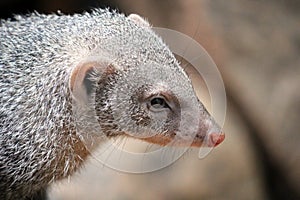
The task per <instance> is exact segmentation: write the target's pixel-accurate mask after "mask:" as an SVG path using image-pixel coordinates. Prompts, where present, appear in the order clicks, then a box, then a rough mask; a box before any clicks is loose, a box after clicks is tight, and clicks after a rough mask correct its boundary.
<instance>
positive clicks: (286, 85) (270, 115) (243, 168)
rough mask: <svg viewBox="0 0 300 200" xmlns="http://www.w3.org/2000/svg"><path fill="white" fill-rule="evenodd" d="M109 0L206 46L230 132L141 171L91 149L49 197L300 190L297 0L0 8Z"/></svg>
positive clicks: (145, 0) (299, 195)
mask: <svg viewBox="0 0 300 200" xmlns="http://www.w3.org/2000/svg"><path fill="white" fill-rule="evenodd" d="M108 6H109V7H111V8H114V9H118V10H119V11H120V12H124V13H126V14H130V13H138V14H140V15H141V16H144V17H145V18H147V19H148V20H149V21H150V23H151V24H153V26H157V27H165V28H169V29H174V30H177V31H180V32H182V33H185V34H187V35H189V36H190V37H192V38H194V39H195V40H197V41H198V42H199V43H200V44H201V45H202V46H204V47H205V49H206V50H207V51H208V53H209V54H210V55H211V56H212V58H213V59H214V61H215V62H216V64H217V65H218V67H219V70H220V71H221V74H222V77H223V79H224V83H225V87H226V92H227V100H228V102H227V103H228V104H227V106H228V107H227V116H226V122H225V126H224V130H225V132H226V133H227V135H226V140H225V141H224V143H222V144H221V145H220V146H218V147H217V148H216V149H214V151H213V152H212V153H211V154H210V155H209V156H208V157H206V158H205V159H203V160H200V159H198V151H197V150H195V149H193V150H190V151H189V153H188V154H187V155H185V156H184V157H183V158H181V159H180V160H178V161H177V162H176V163H174V164H173V165H171V166H169V167H167V168H165V169H163V170H160V171H157V172H153V173H148V174H141V175H133V174H126V173H120V172H117V171H114V170H111V169H109V168H107V167H105V166H103V165H102V166H101V165H99V163H96V162H95V161H93V159H91V161H89V162H88V163H87V165H85V167H84V168H83V169H82V170H81V171H80V173H77V174H76V175H75V176H74V177H72V178H70V179H69V180H63V181H61V182H59V183H56V184H54V185H53V186H52V187H51V188H50V190H49V194H48V196H49V199H51V200H73V199H74V200H75V199H215V200H223V199H242V200H247V199H249V200H250V199H253V200H254V199H255V200H260V199H271V200H273V199H275V200H277V199H278V200H282V199H287V200H293V199H295V200H296V199H300V147H299V146H300V12H299V10H300V1H298V0H278V1H272V0H230V1H224V0H163V1H161V0H111V1H108V0H106V1H101V0H52V1H50V0H27V1H24V0H1V1H0V17H1V19H7V18H11V17H12V16H13V14H27V13H29V12H31V11H33V10H37V11H39V12H43V13H53V12H56V11H57V10H61V11H62V12H63V13H70V14H72V13H74V12H82V11H84V10H89V9H91V8H94V7H102V8H104V7H108ZM0 48H1V47H0ZM129 143H130V142H129ZM140 143H141V142H138V143H133V145H137V146H138V147H139V145H141V146H142V145H144V144H140Z"/></svg>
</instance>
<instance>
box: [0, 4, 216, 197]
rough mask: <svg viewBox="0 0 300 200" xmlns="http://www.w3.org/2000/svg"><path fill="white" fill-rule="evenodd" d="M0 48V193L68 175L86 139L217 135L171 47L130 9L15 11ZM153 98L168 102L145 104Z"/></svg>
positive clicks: (85, 149)
mask: <svg viewBox="0 0 300 200" xmlns="http://www.w3.org/2000/svg"><path fill="white" fill-rule="evenodd" d="M0 46H1V48H0V105H1V107H0V191H1V193H0V199H26V198H30V197H32V196H34V195H35V194H36V193H39V192H40V191H41V190H43V189H44V188H45V187H47V185H48V184H50V183H52V182H54V181H55V180H58V179H61V178H64V177H67V176H69V175H71V174H72V173H73V172H74V171H76V170H77V169H78V168H79V167H80V165H81V164H82V162H83V160H84V159H85V158H86V157H87V156H88V155H89V150H90V149H89V145H87V144H88V143H89V142H91V141H92V142H91V143H93V144H98V142H97V141H101V139H102V138H105V137H114V136H119V135H127V136H130V137H136V138H141V139H142V140H145V141H148V142H153V143H158V144H161V145H165V144H167V143H168V142H170V140H171V139H172V138H174V136H175V135H180V134H181V133H183V132H182V131H180V128H181V129H184V130H186V133H191V132H195V130H196V131H198V132H197V134H196V136H195V135H192V136H193V137H194V136H195V137H196V138H198V141H196V143H195V144H197V145H196V146H199V145H200V143H201V142H204V138H205V136H206V135H207V134H209V132H212V131H214V132H220V128H219V127H218V126H217V125H216V124H215V122H214V121H213V120H212V118H211V117H210V116H209V114H208V113H207V112H206V110H205V108H204V107H203V105H202V104H201V102H199V101H198V99H197V97H196V95H195V94H194V91H193V88H192V85H191V82H190V80H189V78H188V76H187V75H186V74H185V72H184V71H183V69H182V68H181V67H180V66H179V64H178V62H177V61H176V59H175V58H174V56H173V54H172V52H171V51H170V50H169V49H168V47H167V46H166V45H165V44H164V43H163V41H162V39H161V38H159V37H158V36H157V35H156V34H155V33H154V32H153V31H152V30H151V27H150V26H149V24H148V23H147V22H145V21H143V20H142V19H140V18H139V17H138V16H136V15H134V16H133V17H132V18H130V17H126V16H124V15H123V14H119V13H116V12H115V11H109V10H107V9H96V10H94V11H92V12H90V13H88V12H86V13H84V14H75V15H72V16H69V15H61V14H51V15H42V14H38V13H34V14H31V15H28V16H16V17H15V20H6V21H4V20H3V21H1V26H0ZM156 97H159V98H160V99H159V100H157V99H155V101H154V103H155V102H157V101H158V102H159V103H161V102H160V101H161V98H162V99H165V101H167V102H168V103H169V105H168V106H167V105H165V104H164V107H159V108H157V105H155V106H154V107H153V108H152V104H150V103H149V102H150V101H151V100H153V98H156ZM161 104H162V103H161ZM160 106H161V105H160ZM167 107H169V108H167ZM197 109H198V110H199V112H198V115H199V116H201V117H200V119H199V120H198V121H197V120H193V118H195V117H194V116H193V115H194V113H193V112H194V111H195V110H197ZM93 110H94V111H95V113H93ZM91 112H92V113H93V114H94V115H95V118H94V120H95V121H96V122H97V123H96V125H95V126H96V127H94V125H91V124H94V122H95V121H94V120H93V119H92V118H93V117H94V116H92V117H89V116H88V115H89V113H91ZM195 112H196V111H195ZM180 119H185V120H188V121H194V122H193V123H194V126H190V125H186V126H184V125H183V127H180V125H179V123H180ZM189 129H190V130H189ZM154 133H158V135H157V136H153V137H152V135H153V134H154ZM186 133H185V134H186ZM147 134H152V135H151V137H145V136H147ZM182 136H183V137H184V136H188V137H192V136H191V135H190V134H186V135H184V134H183V135H182ZM93 138H96V139H95V141H93ZM179 143H180V142H179ZM190 144H194V143H193V141H192V142H191V143H190ZM198 144H199V145H198ZM91 149H92V148H91Z"/></svg>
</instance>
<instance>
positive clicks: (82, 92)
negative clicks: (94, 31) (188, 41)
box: [70, 15, 224, 147]
mask: <svg viewBox="0 0 300 200" xmlns="http://www.w3.org/2000/svg"><path fill="white" fill-rule="evenodd" d="M122 23H128V24H130V26H129V27H132V30H130V31H126V30H125V31H123V32H122V31H121V32H120V34H119V36H122V37H124V38H126V40H127V41H126V42H125V43H124V41H122V40H121V39H120V37H119V38H111V41H113V42H114V44H115V45H110V47H105V48H107V49H105V48H104V47H103V46H102V47H101V50H100V49H99V48H95V50H94V51H93V53H91V54H90V55H89V57H88V58H85V59H83V61H81V62H79V63H77V64H76V67H75V68H74V69H73V70H72V72H71V75H70V90H71V93H72V96H73V98H74V99H75V101H76V102H80V104H81V105H82V104H83V105H88V107H92V110H94V111H95V116H96V118H97V120H96V121H97V123H99V125H100V128H101V130H100V132H101V134H104V135H105V136H107V137H115V136H129V137H134V138H139V139H141V140H144V141H147V142H151V143H155V144H159V145H178V146H195V147H200V146H208V147H213V146H216V145H217V144H219V143H221V142H222V141H223V140H224V134H223V133H222V131H221V128H220V127H219V126H218V125H217V124H216V122H215V121H214V119H213V118H212V117H211V116H210V114H209V113H208V112H207V110H206V109H205V107H204V106H203V104H202V103H201V101H200V100H199V99H198V98H197V96H196V94H195V92H194V89H193V86H192V84H191V80H190V79H189V77H188V76H187V74H186V73H185V72H184V71H183V69H182V68H181V67H180V65H179V63H178V62H177V61H176V59H175V57H174V55H173V54H172V52H171V51H170V50H169V49H168V47H167V46H166V45H165V44H164V43H163V42H162V40H161V39H160V38H159V37H158V36H157V35H156V34H155V33H154V32H153V31H152V30H151V27H150V26H149V24H148V22H146V21H145V20H144V19H142V18H141V17H139V16H138V15H130V16H129V17H128V18H127V19H126V20H125V22H122ZM125 27H127V26H125ZM128 32H130V33H128ZM137 38H138V39H137ZM145 41H146V42H145ZM120 45H123V46H120ZM99 134H100V133H99Z"/></svg>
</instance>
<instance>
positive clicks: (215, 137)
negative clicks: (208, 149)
mask: <svg viewBox="0 0 300 200" xmlns="http://www.w3.org/2000/svg"><path fill="white" fill-rule="evenodd" d="M209 136H210V140H211V143H212V146H214V147H215V146H217V145H218V144H220V143H221V142H223V140H224V139H225V134H224V133H223V132H222V133H210V134H209Z"/></svg>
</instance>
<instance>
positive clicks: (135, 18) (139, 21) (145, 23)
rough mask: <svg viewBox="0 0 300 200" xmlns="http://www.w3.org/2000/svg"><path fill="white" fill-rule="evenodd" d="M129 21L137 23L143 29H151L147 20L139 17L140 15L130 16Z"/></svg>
mask: <svg viewBox="0 0 300 200" xmlns="http://www.w3.org/2000/svg"><path fill="white" fill-rule="evenodd" d="M128 19H130V20H132V21H133V22H134V23H136V24H137V25H139V26H143V27H150V24H149V22H148V21H147V20H145V19H144V18H142V17H141V16H139V15H138V14H130V15H129V16H128Z"/></svg>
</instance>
